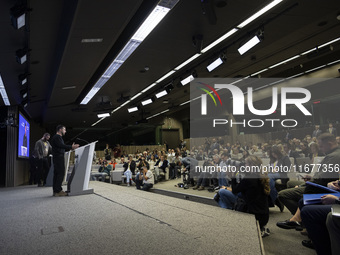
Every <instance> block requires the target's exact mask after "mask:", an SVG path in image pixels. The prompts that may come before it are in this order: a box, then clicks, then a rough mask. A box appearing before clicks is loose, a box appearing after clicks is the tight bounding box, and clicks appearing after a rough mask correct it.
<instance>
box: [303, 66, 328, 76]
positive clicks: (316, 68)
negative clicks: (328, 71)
mask: <svg viewBox="0 0 340 255" xmlns="http://www.w3.org/2000/svg"><path fill="white" fill-rule="evenodd" d="M326 66H327V65H322V66H318V67H315V68H312V69H310V70H308V71H306V72H305V74H306V73H310V72H313V71H315V70H318V69H321V68H324V67H326Z"/></svg>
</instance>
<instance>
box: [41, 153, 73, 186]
mask: <svg viewBox="0 0 340 255" xmlns="http://www.w3.org/2000/svg"><path fill="white" fill-rule="evenodd" d="M70 156H71V151H67V152H65V154H64V163H65V175H64V180H63V185H64V184H66V178H67V173H68V167H69V165H70ZM51 157H52V156H51ZM53 175H54V165H53V158H52V160H51V166H50V169H49V171H48V175H47V178H46V185H45V187H52V186H53Z"/></svg>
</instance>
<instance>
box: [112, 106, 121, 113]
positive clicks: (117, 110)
mask: <svg viewBox="0 0 340 255" xmlns="http://www.w3.org/2000/svg"><path fill="white" fill-rule="evenodd" d="M120 108H122V107H120V106H119V107H117V108H116V109H114V110H113V111H112V112H111V114H112V113H114V112H116V111H118V110H119V109H120Z"/></svg>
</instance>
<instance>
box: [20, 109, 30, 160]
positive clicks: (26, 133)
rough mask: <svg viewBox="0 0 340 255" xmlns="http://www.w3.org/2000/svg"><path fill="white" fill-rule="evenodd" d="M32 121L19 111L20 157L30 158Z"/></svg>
mask: <svg viewBox="0 0 340 255" xmlns="http://www.w3.org/2000/svg"><path fill="white" fill-rule="evenodd" d="M29 149H30V123H29V122H28V121H27V120H26V119H25V118H24V116H23V115H22V114H21V113H20V112H19V135H18V157H19V158H29V151H30V150H29Z"/></svg>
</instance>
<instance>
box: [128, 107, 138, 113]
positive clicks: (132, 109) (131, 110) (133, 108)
mask: <svg viewBox="0 0 340 255" xmlns="http://www.w3.org/2000/svg"><path fill="white" fill-rule="evenodd" d="M136 111H138V107H137V106H135V107H132V108H128V112H129V113H132V112H136Z"/></svg>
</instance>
